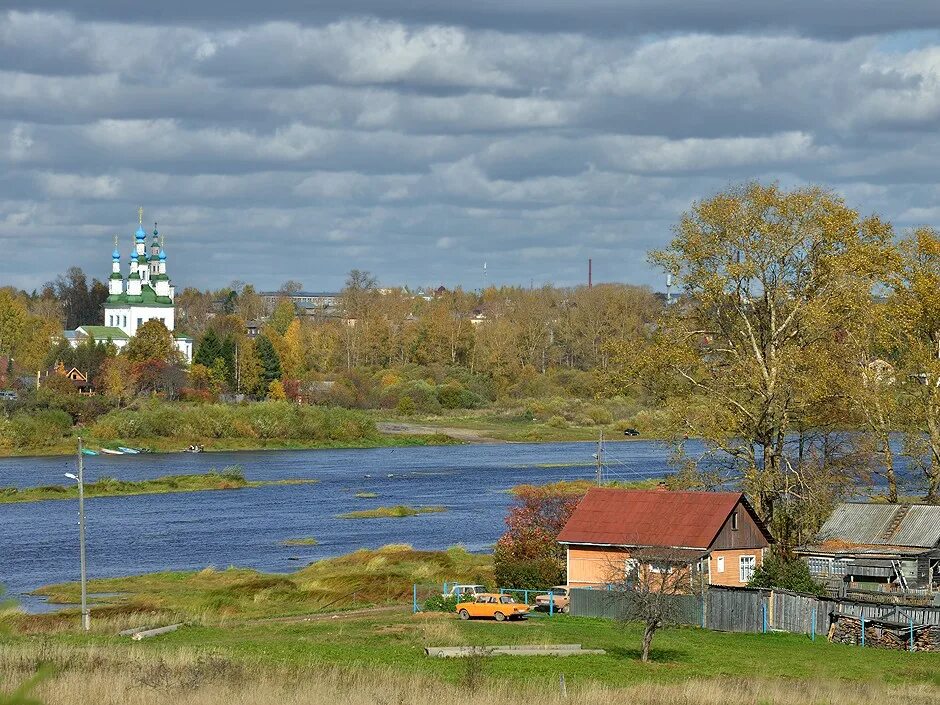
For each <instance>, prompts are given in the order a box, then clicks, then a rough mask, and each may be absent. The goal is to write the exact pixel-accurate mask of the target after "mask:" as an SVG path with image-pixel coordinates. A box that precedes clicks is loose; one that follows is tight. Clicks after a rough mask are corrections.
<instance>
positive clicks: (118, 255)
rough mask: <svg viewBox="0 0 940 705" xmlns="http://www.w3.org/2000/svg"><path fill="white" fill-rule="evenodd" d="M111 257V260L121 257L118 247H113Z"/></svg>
mask: <svg viewBox="0 0 940 705" xmlns="http://www.w3.org/2000/svg"><path fill="white" fill-rule="evenodd" d="M111 259H113V260H119V259H121V253H120V252H118V249H117V248H116V247H115V248H114V252H112V253H111Z"/></svg>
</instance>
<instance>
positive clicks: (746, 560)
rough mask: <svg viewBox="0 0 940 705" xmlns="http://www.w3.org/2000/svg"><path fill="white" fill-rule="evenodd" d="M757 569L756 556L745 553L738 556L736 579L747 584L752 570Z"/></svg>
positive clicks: (751, 576)
mask: <svg viewBox="0 0 940 705" xmlns="http://www.w3.org/2000/svg"><path fill="white" fill-rule="evenodd" d="M755 570H757V556H755V555H754V554H746V555H743V556H740V557H739V558H738V580H740V581H741V582H742V583H743V584H745V585H746V584H747V583H749V582H750V581H751V578H753V577H754V571H755Z"/></svg>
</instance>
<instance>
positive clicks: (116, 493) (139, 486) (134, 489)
mask: <svg viewBox="0 0 940 705" xmlns="http://www.w3.org/2000/svg"><path fill="white" fill-rule="evenodd" d="M317 482H319V480H313V479H291V480H246V479H245V475H244V473H243V472H242V471H241V469H240V468H237V467H232V468H226V469H224V470H222V471H219V472H215V471H213V472H207V473H203V474H199V475H164V476H162V477H157V478H154V479H152V480H118V479H115V478H113V477H101V478H99V479H97V480H96V481H94V482H86V483H85V497H86V498H93V497H127V496H131V495H143V494H171V493H175V492H207V491H213V490H237V489H243V488H247V487H266V486H270V485H312V484H316V483H317ZM77 498H78V486H77V485H76V484H75V483H71V484H68V485H45V486H43V487H26V488H16V487H0V504H11V503H14V502H46V501H52V500H62V499H77Z"/></svg>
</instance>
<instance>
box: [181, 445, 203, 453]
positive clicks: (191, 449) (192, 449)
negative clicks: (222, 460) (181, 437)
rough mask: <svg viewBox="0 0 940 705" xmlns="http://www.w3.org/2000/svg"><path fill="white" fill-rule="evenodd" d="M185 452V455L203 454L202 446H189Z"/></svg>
mask: <svg viewBox="0 0 940 705" xmlns="http://www.w3.org/2000/svg"><path fill="white" fill-rule="evenodd" d="M183 452H184V453H201V452H202V446H200V445H191V446H189V448H186V449H185V450H183Z"/></svg>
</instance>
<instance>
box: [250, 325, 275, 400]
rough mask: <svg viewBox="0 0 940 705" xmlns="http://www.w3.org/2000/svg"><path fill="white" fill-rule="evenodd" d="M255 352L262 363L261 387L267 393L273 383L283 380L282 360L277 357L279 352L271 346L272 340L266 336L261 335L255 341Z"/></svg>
mask: <svg viewBox="0 0 940 705" xmlns="http://www.w3.org/2000/svg"><path fill="white" fill-rule="evenodd" d="M255 350H256V351H257V353H258V359H259V360H260V361H261V386H262V389H263V390H265V391H267V390H268V389H269V387H270V384H271V382H274V381H276V380H279V379H280V378H281V360H280V358H279V357H278V356H277V351H276V350H275V349H274V346H273V345H272V344H271V340H270V339H269V338H268V336H266V335H259V336H258V338H257V340H255Z"/></svg>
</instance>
